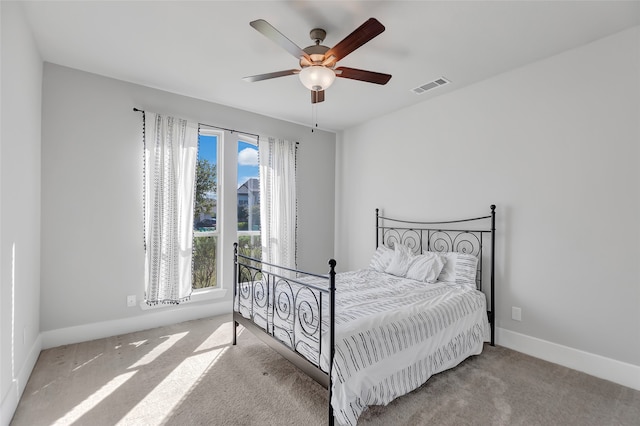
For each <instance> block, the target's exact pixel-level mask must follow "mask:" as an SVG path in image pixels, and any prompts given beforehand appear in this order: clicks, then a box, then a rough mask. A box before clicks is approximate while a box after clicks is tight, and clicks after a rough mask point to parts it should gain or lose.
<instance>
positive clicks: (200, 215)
mask: <svg viewBox="0 0 640 426" xmlns="http://www.w3.org/2000/svg"><path fill="white" fill-rule="evenodd" d="M220 136H221V135H219V134H217V133H215V132H206V133H204V132H202V131H201V132H200V134H199V135H198V160H197V164H196V193H195V205H194V209H193V265H192V271H193V272H192V274H193V275H192V283H191V285H192V288H193V289H194V290H197V289H201V288H211V287H216V286H217V283H218V240H219V238H218V237H219V232H218V229H219V226H220V223H219V222H218V214H217V212H218V195H217V194H218V141H219V139H220Z"/></svg>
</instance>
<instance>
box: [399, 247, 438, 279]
mask: <svg viewBox="0 0 640 426" xmlns="http://www.w3.org/2000/svg"><path fill="white" fill-rule="evenodd" d="M443 266H444V260H443V259H442V257H440V256H438V255H437V254H436V253H433V252H426V253H424V254H421V255H418V256H414V257H413V258H412V259H411V260H410V261H409V269H408V270H407V275H406V276H407V278H410V279H412V280H417V281H424V282H427V283H430V284H432V283H435V282H436V281H437V280H438V276H439V275H440V271H442V267H443Z"/></svg>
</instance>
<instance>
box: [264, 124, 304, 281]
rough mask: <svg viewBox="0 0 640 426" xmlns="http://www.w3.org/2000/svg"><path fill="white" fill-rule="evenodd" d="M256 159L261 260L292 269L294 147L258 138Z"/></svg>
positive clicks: (293, 245) (292, 144)
mask: <svg viewBox="0 0 640 426" xmlns="http://www.w3.org/2000/svg"><path fill="white" fill-rule="evenodd" d="M258 156H259V162H260V223H261V225H260V229H261V230H262V231H261V241H262V260H263V261H264V262H268V263H273V264H276V265H280V266H285V267H287V268H292V269H296V227H297V197H296V143H295V142H292V141H288V140H284V139H276V138H273V137H265V136H260V139H259V142H258ZM276 272H279V271H276Z"/></svg>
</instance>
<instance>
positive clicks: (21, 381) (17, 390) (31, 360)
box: [0, 336, 42, 425]
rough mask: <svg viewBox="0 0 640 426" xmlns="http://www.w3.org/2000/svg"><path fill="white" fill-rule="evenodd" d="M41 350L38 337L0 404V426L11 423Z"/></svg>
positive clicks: (39, 337) (40, 342)
mask: <svg viewBox="0 0 640 426" xmlns="http://www.w3.org/2000/svg"><path fill="white" fill-rule="evenodd" d="M41 350H42V337H41V336H38V337H37V338H36V340H35V342H34V343H33V345H32V346H31V349H30V350H29V353H28V354H27V357H26V359H25V360H24V363H23V364H22V368H20V371H19V372H18V374H17V376H16V377H15V378H14V379H13V380H12V381H11V386H10V387H9V391H8V392H7V394H6V395H5V396H4V398H3V399H2V404H1V405H0V413H1V416H0V425H8V424H9V423H10V422H11V419H12V418H13V414H14V413H15V411H16V408H18V402H19V401H20V397H21V396H22V393H23V392H24V388H25V387H26V386H27V381H28V380H29V376H31V372H32V371H33V368H34V367H35V366H36V362H37V361H38V357H39V356H40V351H41Z"/></svg>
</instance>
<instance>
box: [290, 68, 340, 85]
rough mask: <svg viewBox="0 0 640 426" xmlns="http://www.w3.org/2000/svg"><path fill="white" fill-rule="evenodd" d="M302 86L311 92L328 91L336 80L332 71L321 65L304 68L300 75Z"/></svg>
mask: <svg viewBox="0 0 640 426" xmlns="http://www.w3.org/2000/svg"><path fill="white" fill-rule="evenodd" d="M298 77H300V81H301V82H302V84H303V85H304V86H305V87H306V88H307V89H309V90H313V91H320V90H326V89H327V88H328V87H329V86H331V85H332V84H333V82H334V80H335V79H336V74H335V73H334V72H333V70H332V69H330V68H327V67H323V66H320V65H313V66H310V67H305V68H303V69H302V70H301V71H300V73H299V74H298Z"/></svg>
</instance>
